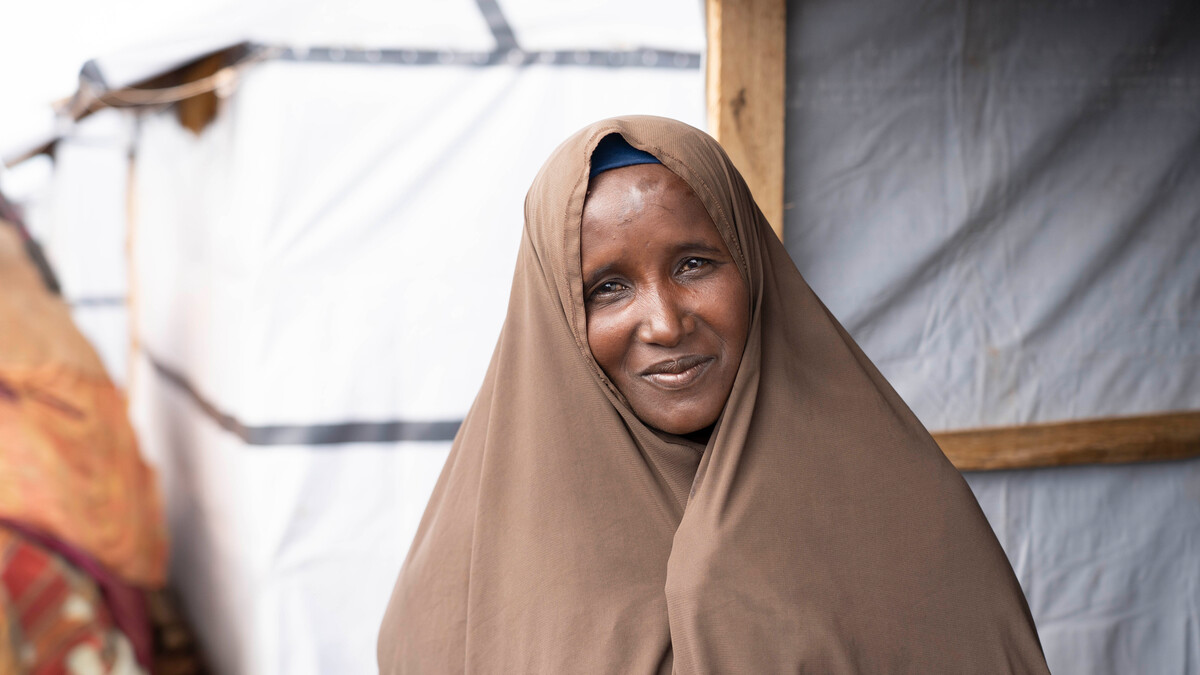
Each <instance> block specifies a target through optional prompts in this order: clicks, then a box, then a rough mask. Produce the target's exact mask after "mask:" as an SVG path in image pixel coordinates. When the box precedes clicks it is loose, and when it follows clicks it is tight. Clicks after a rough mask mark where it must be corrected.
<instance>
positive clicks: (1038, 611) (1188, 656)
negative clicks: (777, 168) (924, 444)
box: [786, 0, 1200, 674]
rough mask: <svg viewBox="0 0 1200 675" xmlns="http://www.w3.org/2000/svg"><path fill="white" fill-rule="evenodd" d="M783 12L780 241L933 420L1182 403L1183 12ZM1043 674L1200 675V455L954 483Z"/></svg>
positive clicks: (1197, 258)
mask: <svg viewBox="0 0 1200 675" xmlns="http://www.w3.org/2000/svg"><path fill="white" fill-rule="evenodd" d="M1198 7H1200V6H1197V5H1196V4H1195V3H1188V2H1178V3H1169V2H1160V1H1155V2H1141V3H1128V2H1125V3H1122V2H1106V1H1102V0H1096V1H1074V2H1072V1H1057V2H1005V1H1001V0H993V1H988V2H965V1H960V2H939V1H929V2H917V1H915V0H910V1H898V2H888V3H881V2H869V1H866V0H851V1H845V2H836V3H833V2H799V3H789V7H788V9H789V17H788V23H789V27H788V32H789V34H788V38H789V51H788V94H787V97H788V98H787V103H788V107H787V114H788V118H787V134H788V143H787V149H786V156H787V178H786V181H787V188H786V202H787V204H786V206H787V210H786V213H787V215H786V241H787V245H788V249H789V250H790V251H791V253H792V256H793V257H794V258H795V260H796V262H797V265H798V266H799V267H800V270H801V271H802V272H803V273H804V274H805V275H806V277H807V279H808V280H809V282H810V283H811V284H812V286H813V287H814V288H815V289H816V291H817V292H818V294H819V295H820V296H821V297H822V298H823V299H824V301H825V302H826V303H827V304H828V305H829V307H830V309H831V310H832V311H833V313H834V314H835V315H836V316H837V317H839V318H840V319H841V320H842V321H843V323H844V324H845V325H846V327H847V328H848V329H849V330H850V332H851V333H852V334H853V335H854V336H855V337H856V338H857V339H858V340H859V342H860V344H861V345H862V346H863V348H864V349H865V350H866V352H867V353H868V354H869V355H870V356H871V358H872V359H874V361H875V362H876V363H877V364H878V365H879V367H880V368H881V370H882V371H883V372H884V374H885V375H886V376H887V377H888V379H889V380H891V381H892V383H893V384H894V385H895V386H896V388H897V390H898V391H899V392H900V394H901V395H902V396H903V397H904V398H905V400H907V401H908V402H909V404H910V405H911V406H912V407H913V409H914V411H915V412H916V413H917V414H918V416H920V417H921V419H922V420H923V421H924V422H925V423H926V425H927V426H929V427H930V428H931V429H935V430H936V429H953V428H970V427H979V426H993V425H1010V424H1025V423H1031V422H1042V421H1051V420H1060V419H1080V418H1090V417H1101V416H1109V415H1130V414H1141V413H1150V412H1160V411H1168V410H1198V409H1200V13H1198V11H1200V9H1198ZM968 479H969V481H970V482H971V485H972V487H973V488H974V489H975V491H976V494H977V495H978V496H979V498H980V502H981V503H982V505H983V507H984V509H985V511H986V512H987V513H988V516H989V518H990V519H991V521H992V525H993V527H994V528H995V529H996V532H997V534H998V536H999V537H1000V539H1001V542H1002V543H1003V544H1004V546H1005V548H1006V550H1007V552H1008V554H1009V557H1010V559H1011V560H1012V562H1013V565H1014V567H1015V569H1016V570H1017V573H1018V576H1019V577H1020V579H1021V582H1022V585H1023V586H1024V588H1025V591H1026V594H1027V595H1028V597H1029V601H1030V606H1031V608H1032V610H1033V612H1034V615H1035V618H1036V619H1037V621H1038V625H1039V629H1040V632H1041V637H1042V640H1043V643H1044V645H1045V648H1046V653H1047V656H1048V658H1049V661H1050V665H1051V668H1052V670H1053V671H1054V672H1056V673H1089V674H1091V673H1196V672H1200V462H1196V461H1190V462H1178V463H1171V464H1163V465H1135V466H1121V467H1079V468H1071V469H1055V470H1037V471H1035V470H1030V471H1012V472H1002V473H991V474H974V475H971V476H969V477H968Z"/></svg>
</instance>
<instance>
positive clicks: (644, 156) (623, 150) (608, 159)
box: [588, 134, 662, 178]
mask: <svg viewBox="0 0 1200 675" xmlns="http://www.w3.org/2000/svg"><path fill="white" fill-rule="evenodd" d="M635 164H662V162H660V161H658V158H657V157H655V156H654V155H652V154H650V153H648V152H646V151H645V150H638V149H637V148H635V147H633V146H632V145H630V144H629V143H628V142H627V141H626V140H625V139H624V138H622V137H621V134H609V135H607V136H605V137H604V138H602V139H600V142H599V143H598V144H597V145H596V149H595V150H594V151H593V152H592V171H591V173H589V174H588V178H595V177H596V175H597V174H600V173H602V172H605V171H608V170H609V169H619V168H621V167H623V166H633V165H635Z"/></svg>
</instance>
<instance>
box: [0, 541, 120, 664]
mask: <svg viewBox="0 0 1200 675" xmlns="http://www.w3.org/2000/svg"><path fill="white" fill-rule="evenodd" d="M0 629H3V633H0V675H10V674H12V675H15V674H16V673H28V675H75V674H79V675H82V674H84V673H115V672H120V673H141V672H142V671H141V668H140V667H139V666H138V665H137V664H136V663H135V661H134V656H133V649H132V647H131V646H130V643H129V641H128V639H126V637H125V636H124V635H123V634H122V633H121V632H120V631H119V630H117V629H116V628H115V627H114V625H113V621H112V617H111V616H110V614H109V612H108V609H107V607H106V606H105V604H104V602H103V600H102V598H101V595H100V591H99V589H98V588H97V586H96V584H95V583H94V582H93V581H92V579H91V578H90V577H88V576H87V575H86V574H84V573H83V572H81V571H79V570H78V569H76V568H74V567H73V566H72V565H70V564H69V563H67V562H66V561H65V560H63V559H62V558H60V557H59V556H57V555H55V554H53V553H51V552H49V551H47V550H45V549H43V548H41V547H40V546H37V545H36V544H33V543H32V542H30V541H29V540H27V539H25V538H24V537H22V536H21V535H19V534H16V533H13V532H10V531H8V530H6V529H3V528H0ZM6 669H7V670H6Z"/></svg>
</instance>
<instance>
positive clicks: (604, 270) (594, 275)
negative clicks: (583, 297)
mask: <svg viewBox="0 0 1200 675" xmlns="http://www.w3.org/2000/svg"><path fill="white" fill-rule="evenodd" d="M615 266H616V265H615V264H613V263H609V264H607V265H601V266H600V267H597V268H596V269H594V270H592V271H591V272H589V273H587V274H585V275H583V291H584V292H585V293H586V292H587V289H589V288H591V287H592V286H594V285H595V284H596V283H597V282H599V281H600V280H601V279H603V278H604V277H606V276H608V274H609V273H610V272H612V271H613V267H615Z"/></svg>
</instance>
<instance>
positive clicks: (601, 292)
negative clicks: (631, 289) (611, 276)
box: [588, 281, 625, 299]
mask: <svg viewBox="0 0 1200 675" xmlns="http://www.w3.org/2000/svg"><path fill="white" fill-rule="evenodd" d="M624 288H625V285H624V284H622V283H621V282H619V281H605V282H603V283H601V284H597V285H596V287H595V288H593V289H592V292H591V293H590V294H589V295H588V298H589V299H596V298H603V297H605V296H611V295H615V294H617V293H620V292H621V291H622V290H624Z"/></svg>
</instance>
